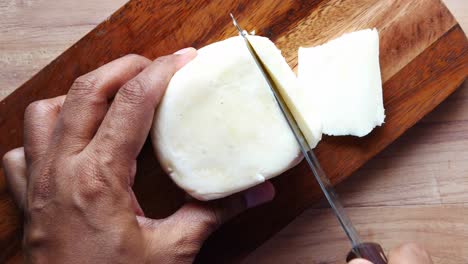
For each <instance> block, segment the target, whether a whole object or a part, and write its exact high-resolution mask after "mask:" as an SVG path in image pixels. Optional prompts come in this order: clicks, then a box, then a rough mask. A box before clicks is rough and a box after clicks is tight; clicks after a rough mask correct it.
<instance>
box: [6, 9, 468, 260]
mask: <svg viewBox="0 0 468 264" xmlns="http://www.w3.org/2000/svg"><path fill="white" fill-rule="evenodd" d="M229 12H233V13H234V14H235V16H236V17H237V19H238V21H239V22H240V23H241V24H242V25H243V26H244V27H245V28H246V29H248V30H249V31H250V30H256V32H257V34H259V35H263V36H267V37H269V38H271V39H272V40H273V41H274V42H275V43H276V45H277V46H278V47H279V48H280V49H281V50H282V51H283V55H284V56H285V57H286V59H287V61H288V63H289V64H290V66H291V67H292V68H294V69H296V67H297V48H298V47H299V46H313V45H318V44H322V43H324V42H326V41H328V40H330V39H333V38H335V37H338V36H340V35H341V34H343V33H345V32H351V31H354V30H359V29H363V28H369V27H376V28H377V29H378V30H379V33H380V63H381V70H382V80H383V84H384V92H383V94H384V104H385V108H386V115H387V118H386V122H385V124H384V126H383V127H380V128H377V129H375V130H374V131H373V132H372V133H371V134H370V135H368V136H366V137H364V138H355V137H325V138H324V139H323V140H322V142H321V143H320V144H319V146H318V147H317V149H316V154H317V156H318V158H319V160H320V161H321V163H322V165H323V167H324V170H325V171H326V172H327V173H328V175H329V176H330V178H331V180H332V182H333V183H334V184H336V183H339V182H340V181H342V180H344V179H345V178H346V177H349V176H350V175H351V174H352V173H353V172H354V171H355V170H356V169H357V168H359V167H360V166H361V165H363V164H364V163H365V162H366V161H367V160H369V159H370V158H371V157H373V156H374V155H375V154H377V153H378V152H379V151H381V150H382V149H383V148H385V147H386V146H387V145H388V144H390V143H391V142H392V141H394V140H395V139H396V138H397V137H398V136H400V135H401V134H402V133H403V132H404V131H405V130H407V129H408V128H409V127H411V126H412V125H414V124H415V123H416V122H417V121H418V120H419V119H421V118H422V117H423V116H424V115H425V114H427V113H428V112H429V111H431V110H432V109H433V108H434V107H435V106H437V105H438V104H439V103H440V102H441V101H443V100H444V99H445V98H446V97H447V96H448V95H449V94H451V93H452V92H453V91H454V90H455V89H456V88H457V87H458V86H459V84H460V83H461V82H462V81H463V80H464V79H465V78H466V76H467V75H468V54H467V50H468V42H467V39H466V36H465V34H464V33H463V31H462V30H461V28H460V27H459V25H458V24H457V22H456V21H455V20H454V18H453V17H452V15H451V14H450V13H449V11H448V10H447V9H446V7H445V6H444V5H443V4H442V3H441V2H440V1H437V0H400V1H398V0H380V1H379V0H374V1H370V0H331V1H311V0H303V1H299V0H284V1H271V0H254V1H253V0H236V1H221V0H219V1H209V0H198V1H190V0H188V1H183V2H182V1H171V0H162V1H137V0H133V1H130V2H129V3H128V4H126V5H125V6H124V7H122V8H121V9H119V10H118V11H117V12H115V13H114V14H113V15H112V16H111V17H109V18H108V19H107V20H106V21H104V22H103V23H102V24H100V25H99V26H98V27H97V28H95V29H94V30H93V31H91V32H90V33H88V34H87V35H86V36H85V37H84V38H83V39H81V40H80V41H78V42H77V43H76V44H75V45H73V46H72V47H70V48H69V49H68V50H67V51H65V52H64V53H63V54H62V55H60V56H59V57H58V58H57V59H55V60H54V61H53V62H52V63H51V64H49V65H48V66H47V67H45V68H44V69H43V70H41V71H40V72H39V73H37V74H36V75H35V76H34V77H33V78H31V79H30V80H29V81H27V82H26V83H25V84H23V85H22V86H21V87H19V88H18V89H17V90H16V91H15V92H14V93H12V94H11V95H10V96H8V97H7V98H5V99H4V100H3V101H2V102H1V103H0V155H3V154H4V153H6V152H7V151H8V150H10V149H12V148H15V147H18V146H21V145H22V132H23V130H22V125H23V113H24V110H25V108H26V106H27V105H28V104H29V103H31V102H32V101H35V100H39V99H43V98H49V97H53V96H57V95H61V94H65V93H66V92H67V90H68V88H69V87H70V85H71V84H72V82H73V81H74V79H75V78H77V77H78V76H80V75H82V74H84V73H86V72H88V71H90V70H93V69H95V68H97V67H98V66H100V65H103V64H104V63H107V62H109V61H111V60H113V59H115V58H118V57H120V56H122V55H124V54H128V53H138V54H142V55H144V56H147V57H149V58H156V57H158V56H161V55H165V54H168V53H172V52H174V51H176V50H178V49H180V48H183V47H187V46H193V47H196V48H200V47H202V46H204V45H206V44H209V43H211V42H214V41H218V40H221V39H224V38H226V37H229V36H234V35H236V34H237V33H236V30H235V28H234V27H233V26H232V24H231V20H230V17H229ZM227 52H228V51H227ZM273 183H274V184H275V186H276V189H277V197H276V198H275V200H274V201H273V202H272V203H270V204H268V205H264V206H262V207H260V208H256V209H252V210H249V211H247V212H246V213H244V214H242V215H240V216H239V217H237V218H235V219H233V220H232V221H231V222H229V223H228V224H226V225H225V226H223V227H222V228H221V229H220V230H219V231H217V232H216V233H215V234H214V235H212V236H211V237H210V238H209V240H208V241H207V242H206V243H205V245H204V247H203V249H202V251H201V253H200V254H199V256H198V258H197V261H198V262H203V263H225V262H235V261H239V260H240V259H242V257H243V256H245V255H246V254H248V253H249V252H250V251H252V250H253V249H254V248H255V247H257V246H258V245H259V244H261V243H262V242H263V241H265V240H266V239H268V238H269V237H270V236H271V235H273V234H274V233H275V232H277V231H278V230H279V229H281V228H282V227H284V226H285V225H286V224H287V223H289V222H290V221H291V220H292V219H294V217H296V216H297V215H298V214H299V213H301V212H302V211H303V210H304V209H305V208H307V207H308V206H309V205H311V204H312V203H313V202H314V201H316V200H317V199H318V198H320V196H321V193H320V191H319V189H318V186H317V185H316V183H315V182H314V179H313V177H312V175H311V174H310V172H309V170H308V169H307V167H306V166H305V164H303V163H302V164H300V165H298V166H297V167H295V168H294V169H292V170H289V171H288V172H286V173H284V174H283V175H281V176H279V177H277V178H275V179H274V180H273ZM134 188H135V190H136V193H137V196H138V198H139V200H140V201H141V204H142V206H143V209H144V210H145V212H146V213H147V215H148V216H151V217H155V218H159V217H165V216H167V215H169V214H171V213H173V212H174V211H175V210H176V209H177V208H178V207H180V205H181V204H182V203H183V201H184V194H183V192H182V191H181V190H180V189H178V188H177V187H176V186H175V185H174V184H173V183H172V182H171V180H170V179H169V178H168V177H167V176H166V175H165V174H164V173H163V172H162V170H161V168H160V167H159V165H158V163H157V160H156V159H155V156H154V155H153V152H152V149H151V146H150V144H148V142H147V144H146V145H145V147H144V148H143V151H142V153H141V155H140V157H139V160H138V171H137V177H136V182H135V186H134ZM0 215H1V217H0V262H4V261H5V260H8V259H11V258H12V257H13V258H14V259H19V256H20V255H21V252H20V251H19V249H20V245H21V215H20V213H19V212H18V210H17V209H16V207H15V205H14V203H13V202H12V200H11V197H10V195H9V194H8V191H7V189H6V184H5V179H4V177H3V171H2V172H1V175H0ZM311 224H313V223H311ZM376 239H377V240H378V237H376ZM14 256H16V257H14Z"/></svg>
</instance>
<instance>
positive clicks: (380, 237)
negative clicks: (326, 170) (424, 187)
mask: <svg viewBox="0 0 468 264" xmlns="http://www.w3.org/2000/svg"><path fill="white" fill-rule="evenodd" d="M454 209H456V210H457V211H458V214H453V213H451V212H452V211H453V210H454ZM350 217H351V218H352V219H353V220H354V224H355V226H356V229H357V230H358V232H359V233H360V234H361V235H362V237H363V239H364V240H366V241H379V243H381V244H382V246H383V247H385V248H387V249H388V248H393V247H396V246H398V244H399V242H398V241H414V242H417V243H419V244H421V245H422V246H424V247H425V248H427V249H428V251H429V252H433V253H432V259H433V261H434V263H445V264H461V263H467V262H468V255H466V254H464V255H463V254H460V253H462V252H466V248H468V236H467V234H466V230H467V229H468V221H467V219H468V206H462V207H460V206H451V205H445V206H432V205H430V206H407V207H399V206H397V207H365V208H354V209H353V210H350ZM333 220H334V216H333V213H332V212H331V211H330V210H329V209H310V210H307V211H306V212H304V213H303V214H301V215H300V216H299V217H298V218H296V219H295V220H294V221H293V222H292V223H291V224H290V225H289V226H288V227H287V228H285V229H284V230H282V231H280V232H279V233H278V234H277V235H276V236H275V239H272V240H270V241H268V242H267V243H265V244H264V245H263V246H262V247H260V248H259V249H258V250H257V251H255V252H254V253H253V254H252V255H250V256H249V257H248V258H247V259H246V260H245V261H244V262H243V263H330V264H331V263H340V264H341V263H344V259H345V258H346V254H347V252H348V251H349V242H348V241H347V239H346V237H345V234H344V233H343V231H342V230H341V229H340V227H339V226H338V222H337V221H333ZM311 222H312V223H314V224H310V223H311ZM395 237H398V240H396V239H395ZM434 238H437V239H434ZM445 241H451V242H450V243H445ZM387 252H388V251H387ZM435 252H436V253H437V254H435Z"/></svg>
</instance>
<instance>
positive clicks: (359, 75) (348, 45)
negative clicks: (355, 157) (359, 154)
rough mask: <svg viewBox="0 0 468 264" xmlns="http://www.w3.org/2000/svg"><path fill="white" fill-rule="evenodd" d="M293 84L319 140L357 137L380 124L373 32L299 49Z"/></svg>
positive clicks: (379, 85)
mask: <svg viewBox="0 0 468 264" xmlns="http://www.w3.org/2000/svg"><path fill="white" fill-rule="evenodd" d="M298 78H299V81H300V83H301V86H302V89H303V93H304V98H307V100H308V102H309V104H310V105H312V106H313V107H314V108H315V110H316V111H317V112H318V115H319V116H320V120H321V121H322V126H323V133H324V134H328V135H333V136H339V135H354V136H359V137H362V136H365V135H367V134H368V133H369V132H370V131H372V129H373V128H374V127H375V126H380V125H381V124H382V123H383V122H384V118H385V114H384V107H383V99H382V81H381V77H380V66H379V36H378V32H377V30H376V29H372V30H371V29H366V30H361V31H356V32H353V33H348V34H344V35H343V36H341V37H339V38H337V39H334V40H332V41H330V42H328V43H325V44H323V45H321V46H317V47H312V48H300V49H299V68H298Z"/></svg>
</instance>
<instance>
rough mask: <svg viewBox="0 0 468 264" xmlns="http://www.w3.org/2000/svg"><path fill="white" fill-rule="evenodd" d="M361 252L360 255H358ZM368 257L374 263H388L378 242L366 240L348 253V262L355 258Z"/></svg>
mask: <svg viewBox="0 0 468 264" xmlns="http://www.w3.org/2000/svg"><path fill="white" fill-rule="evenodd" d="M358 254H359V255H358ZM359 256H360V257H361V258H363V259H367V260H369V261H370V262H372V263H374V264H387V263H388V260H387V257H386V256H385V253H384V251H383V249H382V247H381V246H380V245H379V244H377V243H371V242H364V243H361V244H359V245H357V246H355V247H354V248H353V249H351V251H350V252H349V253H348V256H347V257H346V262H349V261H351V260H353V259H355V258H359Z"/></svg>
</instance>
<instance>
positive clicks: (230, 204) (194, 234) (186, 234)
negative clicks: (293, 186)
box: [138, 182, 275, 255]
mask: <svg viewBox="0 0 468 264" xmlns="http://www.w3.org/2000/svg"><path fill="white" fill-rule="evenodd" d="M274 195H275V189H274V187H273V185H272V184H271V183H270V182H264V183H262V184H260V185H257V186H255V187H253V188H251V189H249V190H247V191H245V192H244V193H243V194H237V195H233V196H230V197H227V198H224V199H221V200H218V201H212V202H205V203H202V202H194V203H188V204H186V205H185V206H183V207H182V208H181V209H179V211H177V212H176V213H175V214H173V215H172V216H170V217H168V218H166V219H164V220H154V222H152V220H148V219H147V218H146V219H141V218H140V219H139V220H138V221H139V223H140V225H141V226H144V227H146V231H147V232H146V235H147V236H148V239H149V243H148V244H149V245H150V249H152V250H154V251H156V250H157V249H158V248H161V247H160V246H158V243H161V242H158V240H160V237H164V241H163V242H164V243H165V244H166V245H172V247H171V248H173V249H177V250H181V251H183V252H179V253H181V254H182V255H190V254H192V253H193V254H196V253H197V252H198V250H199V249H200V247H201V246H202V244H203V242H204V241H205V240H206V238H207V237H208V236H209V235H210V234H211V233H212V232H213V231H215V230H216V229H217V228H218V227H219V226H220V225H222V224H223V223H225V222H226V221H228V220H229V219H231V218H233V217H234V216H236V215H238V214H239V213H241V212H242V211H244V210H245V209H247V208H250V207H254V206H257V205H260V204H263V203H266V202H269V201H271V200H272V199H273V197H274ZM158 238H159V239H158ZM187 250H188V252H187Z"/></svg>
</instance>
